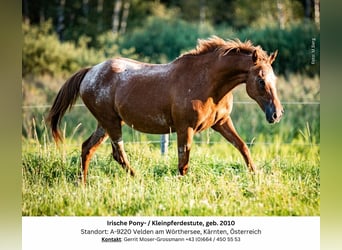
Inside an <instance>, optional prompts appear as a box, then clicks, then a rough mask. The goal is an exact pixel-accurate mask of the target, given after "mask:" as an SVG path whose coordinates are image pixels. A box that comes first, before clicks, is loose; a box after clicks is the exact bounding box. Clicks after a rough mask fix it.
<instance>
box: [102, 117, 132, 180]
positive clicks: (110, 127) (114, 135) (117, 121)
mask: <svg viewBox="0 0 342 250" xmlns="http://www.w3.org/2000/svg"><path fill="white" fill-rule="evenodd" d="M121 122H122V121H121V118H120V117H119V116H118V115H116V114H115V113H114V114H112V115H111V116H110V115H109V114H108V113H107V117H106V120H102V121H101V124H102V125H103V127H104V128H105V129H106V131H107V133H108V135H109V137H110V140H111V144H112V149H113V158H114V160H116V161H117V162H118V163H119V164H120V165H121V166H122V167H123V168H124V169H125V170H126V171H127V172H128V173H130V175H131V176H134V170H133V168H132V167H131V166H130V164H129V162H128V159H127V155H126V152H125V150H124V144H123V140H122V131H121V129H122V125H121Z"/></svg>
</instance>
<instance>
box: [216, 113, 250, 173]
mask: <svg viewBox="0 0 342 250" xmlns="http://www.w3.org/2000/svg"><path fill="white" fill-rule="evenodd" d="M212 128H213V129H214V130H216V131H218V132H219V133H220V134H221V135H223V137H224V138H226V139H227V140H228V141H229V142H231V143H232V144H233V145H234V146H235V147H236V148H237V149H238V150H239V151H240V153H241V154H242V156H243V158H244V160H245V162H246V164H247V167H248V169H249V170H250V171H252V172H255V171H256V168H255V165H254V163H253V160H252V157H251V153H250V152H249V149H248V147H247V145H246V143H245V142H244V141H243V140H242V139H241V137H240V136H239V135H238V133H237V132H236V130H235V128H234V124H233V122H232V119H231V118H230V117H229V118H228V119H227V120H226V122H225V123H222V124H221V123H217V124H215V125H214V126H213V127H212Z"/></svg>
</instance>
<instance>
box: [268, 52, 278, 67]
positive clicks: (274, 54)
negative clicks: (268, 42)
mask: <svg viewBox="0 0 342 250" xmlns="http://www.w3.org/2000/svg"><path fill="white" fill-rule="evenodd" d="M277 55H278V50H276V51H274V52H273V53H272V54H271V55H270V57H269V58H268V61H269V63H270V64H272V63H273V62H274V60H275V59H276V57H277Z"/></svg>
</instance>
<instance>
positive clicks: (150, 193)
mask: <svg viewBox="0 0 342 250" xmlns="http://www.w3.org/2000/svg"><path fill="white" fill-rule="evenodd" d="M290 80H291V79H290ZM317 81H318V80H317V79H316V80H307V79H301V78H295V79H294V81H288V82H284V81H283V82H282V83H281V84H279V86H280V90H279V91H280V96H281V97H282V100H295V101H304V102H305V101H309V102H310V101H319V83H318V82H317ZM242 92H244V90H243V91H242ZM243 94H245V93H243ZM237 96H238V100H239V99H240V100H244V98H245V96H242V97H239V95H237ZM235 100H236V99H235ZM284 106H285V109H286V111H285V112H286V113H285V115H284V118H283V119H282V121H281V122H280V123H279V124H276V125H272V126H270V125H269V124H267V122H266V121H265V117H264V114H262V112H261V111H260V110H259V108H258V107H257V105H239V104H237V105H235V107H234V110H233V113H232V118H233V121H235V125H236V128H237V130H238V131H239V132H240V135H241V137H242V138H244V140H245V141H246V142H248V143H250V144H251V145H250V149H251V153H252V157H253V159H254V161H255V163H256V165H257V167H258V173H257V174H255V175H253V174H250V173H249V172H248V171H247V168H246V166H245V164H244V162H243V159H242V156H241V155H240V153H239V152H238V151H237V150H236V149H235V148H234V147H233V146H232V145H230V144H229V143H228V142H225V141H224V140H223V139H222V137H220V136H218V135H217V134H215V133H214V132H212V131H210V130H208V132H204V133H202V134H200V135H197V136H196V137H195V140H194V141H195V143H194V145H193V147H192V151H191V156H190V170H189V173H188V175H186V176H185V177H179V176H178V169H177V154H176V146H175V136H174V135H172V136H171V141H172V143H171V146H170V148H169V154H168V156H161V154H160V148H159V145H158V143H157V144H154V143H151V141H155V140H157V141H158V139H159V136H152V137H151V136H147V135H145V134H140V133H136V132H134V131H133V130H132V129H130V128H127V127H126V128H125V130H124V140H125V141H126V144H125V148H126V151H127V154H128V157H129V160H130V162H131V165H132V166H133V168H134V169H135V170H136V173H137V176H136V177H134V178H131V177H129V176H127V175H126V173H125V172H124V171H123V170H122V169H121V167H120V166H119V165H118V164H117V163H116V162H115V161H114V160H113V159H112V156H111V146H110V145H109V144H108V143H104V144H103V145H102V146H101V147H100V148H99V149H98V151H97V152H96V154H95V155H94V157H93V159H92V161H91V163H90V168H89V172H88V184H87V187H86V188H84V187H83V186H82V185H80V183H79V182H78V175H79V174H80V146H81V143H82V140H84V139H86V138H87V136H89V134H90V133H91V132H92V131H91V129H90V128H91V127H94V126H95V123H94V120H92V118H90V116H89V113H87V112H84V110H83V109H81V108H75V109H73V110H72V111H71V113H70V114H67V115H66V117H65V121H66V123H63V124H62V129H63V130H64V134H65V137H66V140H65V143H64V144H62V145H61V146H60V148H56V146H55V144H54V143H53V142H52V141H51V136H50V135H49V133H48V132H47V129H46V126H45V124H44V122H43V118H42V117H44V114H46V110H45V111H40V113H38V112H37V110H33V111H32V110H31V111H30V112H31V113H29V112H25V110H24V112H23V139H22V176H23V178H22V214H23V215H24V216H40V215H48V216H53V215H77V216H82V215H110V216H116V215H141V216H148V215H157V216H159V215H160V216H162V215H165V216H169V215H178V216H183V215H192V216H202V215H206V216H210V215H217V216H253V215H260V216H262V215H266V216H267V215H270V216H272V215H278V216H286V215H304V216H305V215H319V214H320V147H319V143H320V133H319V130H320V115H319V105H301V104H299V105H284ZM76 117H77V118H76ZM78 123H80V125H77V124H78Z"/></svg>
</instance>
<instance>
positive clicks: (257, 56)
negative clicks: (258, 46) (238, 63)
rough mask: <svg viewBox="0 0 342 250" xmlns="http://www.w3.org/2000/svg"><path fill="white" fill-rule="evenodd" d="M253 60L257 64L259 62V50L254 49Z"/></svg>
mask: <svg viewBox="0 0 342 250" xmlns="http://www.w3.org/2000/svg"><path fill="white" fill-rule="evenodd" d="M252 60H253V62H254V64H257V63H258V61H259V55H258V51H257V50H254V51H253V54H252Z"/></svg>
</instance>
